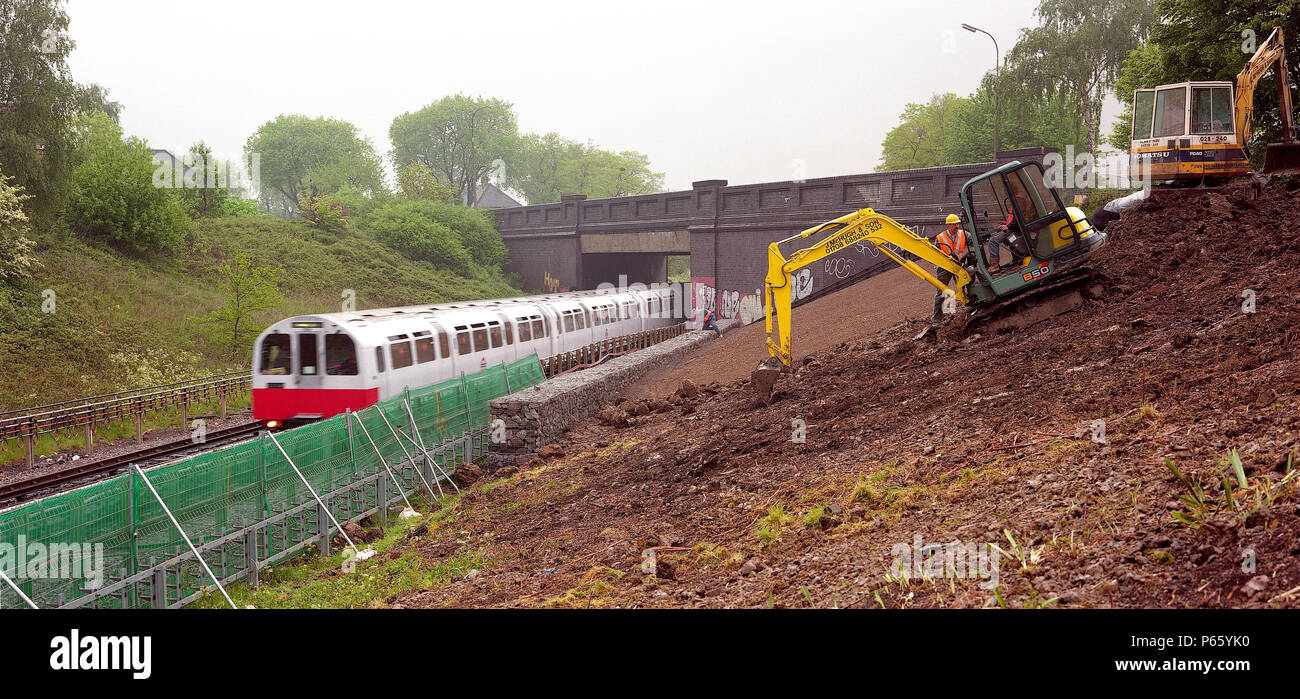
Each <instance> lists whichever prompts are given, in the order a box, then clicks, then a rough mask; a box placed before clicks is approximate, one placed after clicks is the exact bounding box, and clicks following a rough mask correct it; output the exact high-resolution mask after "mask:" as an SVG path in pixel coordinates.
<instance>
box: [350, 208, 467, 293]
mask: <svg viewBox="0 0 1300 699" xmlns="http://www.w3.org/2000/svg"><path fill="white" fill-rule="evenodd" d="M431 205H435V204H433V202H416V201H404V200H393V201H390V202H388V203H386V204H385V205H384V206H382V207H380V208H379V209H377V210H376V211H374V212H373V213H372V214H371V215H370V216H369V217H368V218H367V220H366V222H365V226H366V228H367V229H368V230H370V231H371V232H373V233H374V235H375V237H376V238H377V239H378V240H379V242H381V243H383V244H385V245H387V246H389V247H391V248H393V249H394V250H397V251H398V252H401V253H402V254H403V255H406V256H407V257H409V258H411V259H412V260H426V261H428V262H433V263H434V264H438V265H442V266H445V267H447V268H448V269H450V270H452V271H454V272H456V273H458V274H465V275H468V274H469V273H470V271H471V269H472V268H473V258H472V257H471V255H470V253H469V251H467V250H466V249H465V246H464V244H463V243H462V242H461V237H460V236H458V235H457V234H456V232H455V231H453V230H452V229H451V228H448V227H447V226H446V225H445V224H443V223H441V222H439V221H436V220H434V218H433V217H432V216H430V215H429V214H430V212H429V210H428V207H429V206H431Z"/></svg>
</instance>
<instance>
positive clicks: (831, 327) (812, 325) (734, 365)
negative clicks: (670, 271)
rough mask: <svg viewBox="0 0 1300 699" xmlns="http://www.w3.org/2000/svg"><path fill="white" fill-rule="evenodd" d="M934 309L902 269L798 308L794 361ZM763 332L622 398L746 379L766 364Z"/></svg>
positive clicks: (689, 359)
mask: <svg viewBox="0 0 1300 699" xmlns="http://www.w3.org/2000/svg"><path fill="white" fill-rule="evenodd" d="M933 308H934V287H932V286H930V285H929V284H926V283H925V282H923V281H921V280H920V279H917V278H916V277H915V276H914V275H913V274H912V273H911V272H908V271H907V270H905V269H902V268H901V267H900V268H898V269H892V270H889V271H888V272H884V273H882V274H878V275H876V276H874V277H871V278H870V279H867V280H865V281H862V282H859V283H857V284H854V285H853V286H851V287H849V288H847V289H844V290H843V291H839V292H836V293H834V294H831V295H830V296H825V297H823V298H819V299H817V300H816V301H813V302H811V303H808V304H805V305H803V306H799V307H797V308H795V309H794V312H793V313H792V314H791V315H793V316H794V324H793V326H792V327H793V331H792V334H791V338H790V344H791V349H792V350H793V353H794V356H795V358H796V359H798V358H799V357H802V356H804V355H808V354H813V353H815V352H821V351H823V350H827V349H830V348H832V347H834V346H835V345H838V344H840V343H841V342H847V341H850V340H856V339H858V338H861V337H865V336H867V335H871V334H873V333H875V332H877V331H879V330H882V329H884V328H888V327H890V326H891V325H894V324H896V323H899V322H901V321H904V320H906V319H908V318H915V319H921V318H928V317H929V315H930V311H931V310H932V309H933ZM766 333H767V329H766V326H765V325H764V323H763V322H762V321H761V320H760V321H759V322H757V323H752V324H750V325H747V326H745V327H743V328H739V329H737V330H734V331H732V332H729V333H727V334H726V335H723V336H722V337H721V338H720V339H718V340H717V341H715V342H713V343H711V344H708V345H705V346H704V347H702V348H700V349H698V350H695V351H694V352H691V353H690V354H688V355H686V356H685V357H683V358H682V359H681V360H679V361H678V362H676V363H675V364H673V365H668V366H663V367H659V368H656V369H655V370H654V371H651V372H650V373H649V374H647V375H646V376H645V377H644V378H642V379H641V380H640V381H637V382H636V383H634V384H632V385H630V386H628V387H627V388H625V389H623V393H622V396H623V397H624V398H637V397H646V396H656V397H660V398H662V397H665V396H668V395H671V394H672V392H673V391H676V390H677V387H678V386H680V385H681V383H682V381H684V380H686V379H690V380H692V381H694V382H696V383H708V382H710V381H719V382H722V383H728V382H731V381H735V380H736V379H742V378H746V377H748V376H749V372H750V371H752V370H753V369H754V367H756V366H758V364H759V362H761V361H763V360H764V359H767V346H766V345H765V344H764V342H763V338H764V337H765V336H766Z"/></svg>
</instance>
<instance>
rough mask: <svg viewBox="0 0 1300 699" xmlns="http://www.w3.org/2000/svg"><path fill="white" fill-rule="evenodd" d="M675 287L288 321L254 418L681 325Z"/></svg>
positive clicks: (262, 350)
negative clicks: (533, 355)
mask: <svg viewBox="0 0 1300 699" xmlns="http://www.w3.org/2000/svg"><path fill="white" fill-rule="evenodd" d="M674 293H675V290H669V289H663V288H653V289H645V290H634V291H620V292H618V293H610V292H602V291H579V292H570V293H564V294H548V295H542V296H530V297H519V298H514V299H493V300H487V301H473V302H466V303H450V304H437V305H431V306H408V307H403V308H381V309H371V310H365V311H357V312H347V313H324V314H318V315H304V316H295V317H293V318H286V319H284V320H281V321H279V322H277V323H274V324H272V325H271V326H270V327H269V328H267V329H266V330H264V331H263V332H262V334H261V335H259V336H258V338H257V341H256V343H255V345H254V352H253V418H254V419H256V420H261V421H265V422H266V423H267V425H268V426H270V427H276V426H281V425H284V424H289V423H297V422H303V421H309V420H315V419H320V418H326V417H330V416H331V415H336V414H338V413H341V412H343V411H345V410H349V409H350V410H360V409H362V408H365V407H367V406H369V405H372V404H374V403H375V402H377V401H380V400H384V399H387V398H391V397H393V396H396V395H399V394H400V393H401V392H402V391H403V389H406V388H421V387H424V386H428V385H431V384H435V383H438V382H440V381H444V380H446V379H450V378H454V377H457V376H461V375H463V374H472V373H474V372H476V371H479V370H481V369H486V368H487V367H489V366H493V365H496V364H500V363H502V362H512V361H515V360H517V359H520V358H523V357H527V356H528V355H530V354H536V355H537V356H539V357H549V356H552V355H556V354H560V353H563V352H568V351H571V350H576V349H578V348H581V347H585V346H586V345H589V344H592V343H593V342H596V341H600V340H605V339H610V338H614V337H619V336H622V335H629V334H632V333H636V332H640V331H642V330H649V329H653V328H657V327H664V326H667V325H671V324H673V323H675V322H679V320H680V315H681V308H680V297H677V298H674ZM674 302H676V303H674Z"/></svg>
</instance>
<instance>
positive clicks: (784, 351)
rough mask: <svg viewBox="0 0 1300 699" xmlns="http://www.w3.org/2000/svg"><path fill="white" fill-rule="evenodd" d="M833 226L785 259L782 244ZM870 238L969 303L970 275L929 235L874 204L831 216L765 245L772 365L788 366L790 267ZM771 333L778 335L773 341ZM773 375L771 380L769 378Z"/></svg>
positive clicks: (906, 265) (891, 255)
mask: <svg viewBox="0 0 1300 699" xmlns="http://www.w3.org/2000/svg"><path fill="white" fill-rule="evenodd" d="M829 231H834V232H835V233H834V234H833V235H831V236H829V237H827V238H826V239H824V240H822V241H821V242H819V243H817V244H816V245H813V246H811V247H807V248H803V249H801V250H798V251H796V252H795V253H794V254H792V255H790V257H789V259H787V258H786V257H785V256H784V255H782V254H781V248H780V246H781V245H783V244H785V243H788V242H791V241H794V240H800V239H802V238H808V237H810V236H813V235H818V234H821V233H826V232H829ZM863 243H870V244H871V245H874V246H876V248H877V249H879V250H880V251H881V252H883V253H885V254H886V255H888V256H889V258H890V259H892V260H894V261H895V262H897V263H898V264H899V265H901V266H902V267H903V268H904V269H906V270H907V271H909V272H911V273H912V274H915V275H916V276H917V277H919V278H921V279H923V280H925V281H926V282H927V283H928V284H930V285H931V286H933V287H935V288H936V289H939V290H940V291H942V292H944V293H945V294H948V295H950V296H953V297H955V298H956V300H958V301H960V302H962V303H969V302H970V299H969V298H968V297H967V296H966V292H965V289H966V285H967V284H969V283H970V281H971V276H970V273H969V272H968V271H966V269H965V268H964V267H962V266H961V265H960V264H958V263H957V262H955V261H954V260H953V259H952V258H951V257H948V256H947V255H945V254H944V253H943V252H941V251H940V250H939V249H938V248H936V247H935V246H934V245H932V244H931V243H930V242H929V241H928V240H926V239H925V238H922V237H921V236H919V235H917V234H915V233H913V232H912V231H911V230H909V229H908V228H907V227H906V226H904V225H902V224H901V223H899V222H897V221H895V220H894V219H892V218H890V217H888V216H886V215H884V214H881V213H877V212H876V211H874V210H873V209H859V210H857V211H854V212H853V213H850V214H845V215H844V216H841V217H839V218H837V219H834V220H832V221H827V222H826V223H823V224H820V225H817V226H813V227H812V228H809V229H807V230H804V231H801V232H799V234H797V235H794V236H791V237H789V238H786V239H785V240H778V241H776V242H774V243H772V244H770V245H768V246H767V278H766V280H765V285H766V290H765V291H766V293H765V294H764V297H765V299H766V320H765V322H766V328H767V336H768V337H767V348H768V354H769V355H770V356H771V357H772V358H773V359H774V360H776V361H769V363H768V364H765V366H770V367H771V368H772V369H773V370H774V371H777V372H779V371H780V369H781V368H782V367H789V366H790V361H791V350H790V313H791V306H792V303H793V294H792V291H793V289H792V279H793V274H794V272H796V271H798V270H799V269H801V268H803V267H807V266H808V265H810V264H813V263H815V262H817V261H818V260H821V259H822V258H824V257H826V256H828V255H833V254H835V253H836V252H839V251H841V250H843V249H845V248H847V247H849V246H852V245H860V244H863ZM904 252H906V253H911V254H913V255H915V256H917V257H919V258H921V259H922V260H925V261H926V262H929V263H931V264H934V265H935V266H937V267H938V268H939V269H942V270H945V271H947V272H949V273H951V274H952V275H953V276H954V277H955V278H956V280H957V283H956V287H957V288H956V290H955V291H954V290H952V289H949V288H948V286H947V285H946V284H944V283H943V282H941V281H939V279H938V278H936V277H935V276H934V275H933V274H931V273H930V272H928V271H926V270H925V269H924V268H923V267H921V266H920V265H918V264H917V263H915V262H913V261H912V260H910V259H908V258H907V257H906V255H904V254H903V253H904ZM773 336H775V337H776V339H775V340H773ZM772 380H775V378H773V379H772Z"/></svg>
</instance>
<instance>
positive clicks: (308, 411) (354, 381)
mask: <svg viewBox="0 0 1300 699" xmlns="http://www.w3.org/2000/svg"><path fill="white" fill-rule="evenodd" d="M253 348H254V349H253V419H255V420H259V421H262V422H265V423H266V425H267V427H282V426H285V425H288V424H293V423H296V422H305V421H308V420H317V419H320V418H326V417H330V416H331V415H337V414H338V413H341V412H343V411H345V410H348V409H351V410H360V409H361V408H364V407H366V406H369V405H372V404H373V403H375V402H376V401H377V400H379V398H380V395H379V385H378V383H377V382H376V381H375V380H374V378H373V374H374V372H373V371H370V370H368V369H369V367H367V366H364V365H365V364H366V361H367V360H368V359H369V361H374V359H373V358H372V357H369V356H368V355H365V354H363V353H361V352H360V351H359V343H358V342H357V340H356V338H355V337H354V336H353V335H352V333H351V332H349V330H348V328H346V327H344V326H343V325H341V324H339V323H338V322H336V321H335V320H334V319H332V318H331V316H328V315H324V316H298V317H295V318H287V319H285V320H282V321H280V322H278V323H275V324H274V325H272V326H271V327H269V328H267V329H266V330H265V331H263V332H262V334H261V335H259V336H258V338H257V342H256V343H255V344H254V345H253Z"/></svg>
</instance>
